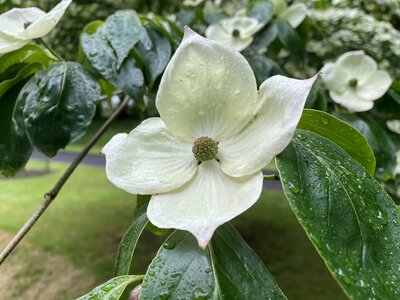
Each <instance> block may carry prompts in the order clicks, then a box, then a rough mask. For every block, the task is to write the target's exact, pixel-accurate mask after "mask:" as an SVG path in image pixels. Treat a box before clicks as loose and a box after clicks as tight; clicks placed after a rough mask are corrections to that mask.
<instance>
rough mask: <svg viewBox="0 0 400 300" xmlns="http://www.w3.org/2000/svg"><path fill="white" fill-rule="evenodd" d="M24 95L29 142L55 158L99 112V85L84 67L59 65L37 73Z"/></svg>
mask: <svg viewBox="0 0 400 300" xmlns="http://www.w3.org/2000/svg"><path fill="white" fill-rule="evenodd" d="M21 94H22V101H24V102H25V107H24V122H25V126H26V130H27V132H28V136H29V140H30V141H31V143H32V144H33V145H34V146H35V147H36V148H38V149H39V150H40V151H42V152H43V153H44V154H46V155H47V156H50V157H52V156H54V155H55V154H56V153H57V151H58V150H59V149H62V148H64V147H65V146H66V145H68V144H69V143H72V142H74V141H76V140H77V139H79V138H80V137H81V136H82V135H83V134H84V133H85V132H86V129H87V128H88V126H89V125H90V124H91V121H92V119H93V117H94V114H95V112H96V103H97V101H98V100H99V98H100V85H99V83H98V82H97V80H96V79H95V78H94V77H93V76H92V75H91V74H90V73H89V72H88V71H86V70H85V69H84V68H83V67H82V66H81V65H79V64H77V63H73V62H59V63H55V64H53V65H51V67H50V68H49V69H47V70H45V71H40V72H38V73H37V74H36V76H34V77H33V78H32V79H31V80H30V81H29V82H28V84H27V85H26V86H25V87H24V89H23V90H22V91H21Z"/></svg>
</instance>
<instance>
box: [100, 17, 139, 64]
mask: <svg viewBox="0 0 400 300" xmlns="http://www.w3.org/2000/svg"><path fill="white" fill-rule="evenodd" d="M142 31H143V27H142V24H141V23H140V20H139V18H138V16H137V15H136V12H135V11H134V10H121V11H117V12H116V13H115V14H113V15H112V16H110V17H109V18H108V19H107V21H106V23H105V26H104V34H105V36H106V38H107V40H108V41H109V42H110V45H111V47H112V48H113V49H114V51H115V54H116V56H117V69H119V68H120V66H121V64H122V62H123V61H124V59H125V58H126V57H127V56H128V55H129V51H130V50H131V49H132V48H133V47H134V46H135V44H136V43H137V42H138V41H139V38H140V36H141V34H142Z"/></svg>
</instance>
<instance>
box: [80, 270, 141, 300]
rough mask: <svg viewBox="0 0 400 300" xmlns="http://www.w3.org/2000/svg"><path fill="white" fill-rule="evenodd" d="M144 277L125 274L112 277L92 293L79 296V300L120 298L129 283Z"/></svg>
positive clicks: (111, 299) (114, 299) (112, 299)
mask: <svg viewBox="0 0 400 300" xmlns="http://www.w3.org/2000/svg"><path fill="white" fill-rule="evenodd" d="M140 279H142V276H135V275H123V276H118V277H115V278H113V279H110V280H109V281H107V282H106V283H103V284H102V285H99V286H98V287H96V288H95V289H93V290H92V291H91V292H90V293H88V294H86V295H84V296H82V297H79V298H78V299H77V300H118V299H120V298H121V296H122V293H123V292H124V290H125V288H126V287H127V285H129V284H130V283H132V282H135V281H137V280H140Z"/></svg>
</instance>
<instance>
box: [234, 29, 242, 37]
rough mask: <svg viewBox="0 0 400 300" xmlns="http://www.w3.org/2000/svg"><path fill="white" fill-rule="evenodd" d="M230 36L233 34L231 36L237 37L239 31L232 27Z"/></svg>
mask: <svg viewBox="0 0 400 300" xmlns="http://www.w3.org/2000/svg"><path fill="white" fill-rule="evenodd" d="M232 36H233V37H239V36H240V31H239V30H238V29H234V30H233V31H232Z"/></svg>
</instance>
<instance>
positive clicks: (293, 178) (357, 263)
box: [277, 130, 400, 299]
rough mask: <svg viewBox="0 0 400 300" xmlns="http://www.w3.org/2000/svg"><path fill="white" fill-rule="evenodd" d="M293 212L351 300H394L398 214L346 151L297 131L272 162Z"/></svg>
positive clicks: (398, 288)
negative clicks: (278, 173)
mask: <svg viewBox="0 0 400 300" xmlns="http://www.w3.org/2000/svg"><path fill="white" fill-rule="evenodd" d="M277 167H278V169H279V172H280V176H281V178H282V182H283V186H284V190H285V193H286V196H287V198H288V199H289V202H290V205H291V207H292V209H293V212H294V213H295V215H296V216H297V218H298V220H299V222H300V223H301V225H302V226H303V227H304V229H305V231H306V233H307V235H308V237H309V238H310V240H311V241H312V242H313V244H314V246H315V247H316V248H317V250H318V252H319V254H320V255H321V256H322V258H323V259H324V260H325V263H326V265H327V267H328V268H329V270H330V271H331V273H332V274H333V276H334V277H335V278H336V280H337V281H338V282H339V283H340V285H341V286H342V288H343V289H344V290H345V292H346V293H347V294H348V295H349V296H350V297H351V298H353V299H399V297H400V268H399V266H400V256H399V255H398V254H399V249H400V211H399V208H398V207H397V206H396V205H395V204H394V202H393V200H392V199H391V198H390V196H389V195H388V194H387V193H386V192H385V190H384V189H383V188H382V187H381V186H380V184H379V183H378V182H377V181H376V180H375V179H374V178H373V177H371V176H370V175H369V174H368V172H367V171H366V170H365V168H364V167H362V166H361V165H360V164H359V163H358V162H357V161H356V160H354V159H353V158H352V157H351V156H350V155H349V154H348V153H347V152H346V151H344V150H343V149H342V148H340V147H339V146H337V145H336V144H335V143H333V142H332V141H330V140H328V139H326V138H324V137H322V136H320V135H318V134H315V133H312V132H309V131H305V130H298V131H297V133H296V135H295V137H294V139H293V141H292V143H291V144H290V145H289V146H288V147H287V148H286V150H285V151H284V152H283V153H281V154H280V155H279V156H278V158H277Z"/></svg>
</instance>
